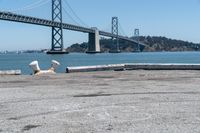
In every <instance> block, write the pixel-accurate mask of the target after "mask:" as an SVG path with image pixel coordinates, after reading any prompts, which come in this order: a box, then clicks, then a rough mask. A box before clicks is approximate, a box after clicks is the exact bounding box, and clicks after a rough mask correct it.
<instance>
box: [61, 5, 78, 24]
mask: <svg viewBox="0 0 200 133" xmlns="http://www.w3.org/2000/svg"><path fill="white" fill-rule="evenodd" d="M62 9H63V11H64V13H65V14H66V15H67V16H68V17H69V18H70V19H71V20H72V21H73V22H74V23H75V24H76V25H80V24H79V23H78V22H77V21H76V20H75V19H74V18H73V17H72V16H71V15H70V14H69V13H68V12H67V10H65V8H62Z"/></svg>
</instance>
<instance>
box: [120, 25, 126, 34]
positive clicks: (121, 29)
mask: <svg viewBox="0 0 200 133" xmlns="http://www.w3.org/2000/svg"><path fill="white" fill-rule="evenodd" d="M119 31H120V33H121V34H122V35H124V36H127V34H126V33H125V32H124V30H123V28H122V26H121V24H120V23H119Z"/></svg>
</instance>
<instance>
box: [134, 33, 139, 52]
mask: <svg viewBox="0 0 200 133" xmlns="http://www.w3.org/2000/svg"><path fill="white" fill-rule="evenodd" d="M134 37H135V39H136V41H137V47H136V51H137V52H140V30H139V29H135V30H134Z"/></svg>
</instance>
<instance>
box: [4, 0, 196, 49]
mask: <svg viewBox="0 0 200 133" xmlns="http://www.w3.org/2000/svg"><path fill="white" fill-rule="evenodd" d="M62 1H63V8H64V10H65V11H63V22H65V23H71V24H76V23H80V25H83V24H81V23H84V25H83V26H85V25H87V26H88V27H98V29H100V30H105V31H109V32H110V31H111V18H112V17H113V16H117V17H118V18H119V23H120V33H121V34H122V35H125V36H129V37H130V36H133V35H134V29H135V28H139V29H140V35H142V36H148V35H149V36H165V37H168V38H172V39H179V40H184V41H189V42H194V43H200V0H62ZM66 1H67V3H68V4H69V5H70V6H71V8H72V9H73V11H74V12H75V13H76V15H77V16H78V17H79V19H81V21H83V22H80V20H79V19H78V18H77V17H76V16H75V15H73V11H71V10H70V7H69V6H67V4H66ZM40 3H41V4H40ZM0 10H1V11H10V12H15V13H18V14H22V15H28V16H34V17H39V18H45V19H51V0H0ZM66 12H67V13H68V14H67V13H66ZM69 14H70V15H69ZM71 17H72V18H73V19H71ZM74 20H75V21H77V22H74ZM86 41H88V34H86V33H81V32H74V31H69V30H64V47H65V48H66V47H68V46H70V45H71V44H73V43H81V42H86ZM50 47H51V28H50V27H43V26H37V25H30V24H22V23H14V22H9V21H3V20H0V51H4V50H9V51H12V50H28V49H49V48H50Z"/></svg>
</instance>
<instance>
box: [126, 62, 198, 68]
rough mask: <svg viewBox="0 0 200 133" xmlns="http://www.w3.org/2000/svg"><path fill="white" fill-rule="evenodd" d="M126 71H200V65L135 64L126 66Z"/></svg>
mask: <svg viewBox="0 0 200 133" xmlns="http://www.w3.org/2000/svg"><path fill="white" fill-rule="evenodd" d="M125 69H126V70H137V69H143V70H200V64H151V63H144V64H143V63H139V64H138V63H133V64H125Z"/></svg>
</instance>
